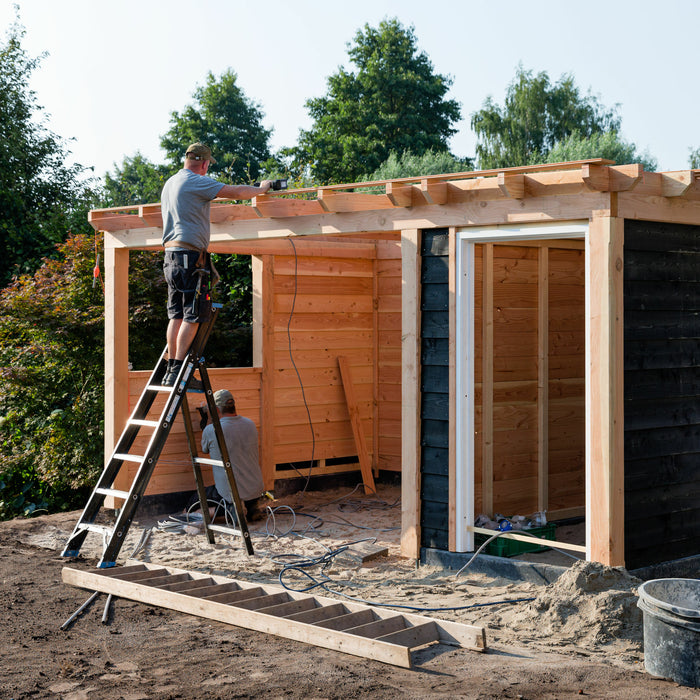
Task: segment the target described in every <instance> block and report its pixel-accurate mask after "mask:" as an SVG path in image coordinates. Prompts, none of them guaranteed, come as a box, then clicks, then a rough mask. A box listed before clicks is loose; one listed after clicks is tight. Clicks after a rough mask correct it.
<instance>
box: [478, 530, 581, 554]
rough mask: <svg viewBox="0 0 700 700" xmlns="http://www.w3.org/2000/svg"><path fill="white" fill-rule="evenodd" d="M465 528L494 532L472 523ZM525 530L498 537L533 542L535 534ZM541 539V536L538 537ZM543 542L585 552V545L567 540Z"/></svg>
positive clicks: (484, 533) (482, 533)
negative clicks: (532, 534)
mask: <svg viewBox="0 0 700 700" xmlns="http://www.w3.org/2000/svg"><path fill="white" fill-rule="evenodd" d="M467 528H468V529H469V530H471V531H472V532H476V533H479V534H481V535H495V534H496V533H495V532H494V531H493V530H487V529H486V528H484V527H475V526H473V525H468V526H467ZM526 532H527V531H526V530H521V531H520V533H517V532H512V531H509V532H507V533H505V534H504V535H500V537H505V538H507V539H509V540H518V542H533V537H536V535H535V536H529V537H528V535H527V534H525V533H526ZM540 539H541V538H540ZM542 542H543V544H546V543H547V542H551V545H549V546H554V547H556V548H557V549H567V550H570V551H572V552H581V553H583V554H585V553H586V547H585V546H583V545H580V544H570V543H569V542H559V541H556V540H542Z"/></svg>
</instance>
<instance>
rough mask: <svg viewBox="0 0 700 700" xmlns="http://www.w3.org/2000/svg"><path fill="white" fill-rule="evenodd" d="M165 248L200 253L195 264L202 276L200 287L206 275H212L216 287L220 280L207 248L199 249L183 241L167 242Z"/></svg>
mask: <svg viewBox="0 0 700 700" xmlns="http://www.w3.org/2000/svg"><path fill="white" fill-rule="evenodd" d="M163 247H164V248H185V250H193V251H194V252H195V253H199V257H198V258H197V262H196V263H195V264H194V266H195V268H197V273H196V274H198V275H199V276H200V286H201V283H202V282H203V281H204V276H205V275H211V285H212V286H214V285H215V284H216V283H217V282H218V281H219V280H220V279H221V276H220V275H219V273H218V271H217V269H216V268H215V267H214V263H213V262H212V259H211V255H210V254H209V253H208V252H207V250H206V248H197V246H195V245H192V244H190V243H184V242H183V241H167V242H166V243H164V244H163Z"/></svg>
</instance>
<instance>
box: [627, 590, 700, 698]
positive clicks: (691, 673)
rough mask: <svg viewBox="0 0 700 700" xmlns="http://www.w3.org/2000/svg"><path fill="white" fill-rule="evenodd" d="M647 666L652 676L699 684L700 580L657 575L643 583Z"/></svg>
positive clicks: (641, 602)
mask: <svg viewBox="0 0 700 700" xmlns="http://www.w3.org/2000/svg"><path fill="white" fill-rule="evenodd" d="M638 594H639V600H638V601H637V605H638V606H639V607H640V608H641V609H642V612H643V613H644V668H646V670H647V671H648V672H649V673H650V674H651V675H652V676H660V677H661V678H670V679H671V680H673V681H675V682H676V683H679V684H680V685H686V686H690V687H691V688H700V580H698V579H692V578H658V579H654V580H653V581H647V582H646V583H643V584H642V585H641V586H640V587H639V590H638Z"/></svg>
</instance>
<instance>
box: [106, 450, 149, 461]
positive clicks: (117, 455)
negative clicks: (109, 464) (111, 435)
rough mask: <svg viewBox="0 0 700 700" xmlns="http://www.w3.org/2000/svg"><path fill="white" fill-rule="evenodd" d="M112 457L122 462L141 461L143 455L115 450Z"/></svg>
mask: <svg viewBox="0 0 700 700" xmlns="http://www.w3.org/2000/svg"><path fill="white" fill-rule="evenodd" d="M112 459H120V460H121V461H122V462H143V460H144V456H143V455H130V454H126V453H125V452H117V453H115V454H114V455H113V456H112Z"/></svg>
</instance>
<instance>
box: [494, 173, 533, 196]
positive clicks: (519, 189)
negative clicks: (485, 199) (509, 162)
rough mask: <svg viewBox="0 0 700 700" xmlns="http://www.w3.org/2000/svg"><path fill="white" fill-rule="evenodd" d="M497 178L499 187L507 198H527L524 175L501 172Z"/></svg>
mask: <svg viewBox="0 0 700 700" xmlns="http://www.w3.org/2000/svg"><path fill="white" fill-rule="evenodd" d="M496 177H497V181H498V187H499V189H500V190H501V192H503V194H505V195H506V197H512V198H513V199H524V198H525V197H526V196H527V183H526V180H525V176H524V175H522V174H517V173H512V174H511V173H505V172H501V173H498V175H497V176H496Z"/></svg>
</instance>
